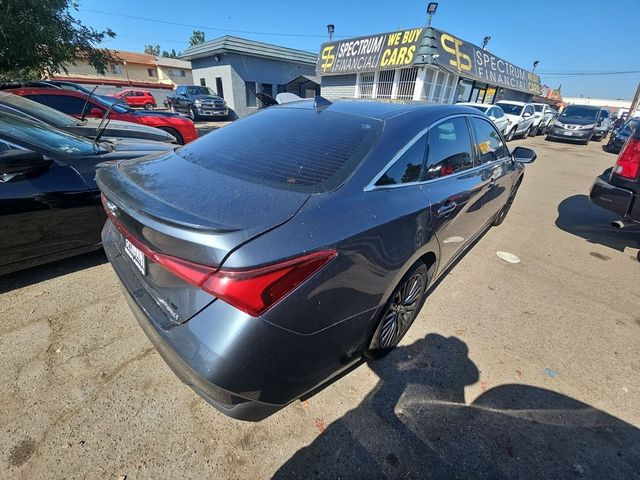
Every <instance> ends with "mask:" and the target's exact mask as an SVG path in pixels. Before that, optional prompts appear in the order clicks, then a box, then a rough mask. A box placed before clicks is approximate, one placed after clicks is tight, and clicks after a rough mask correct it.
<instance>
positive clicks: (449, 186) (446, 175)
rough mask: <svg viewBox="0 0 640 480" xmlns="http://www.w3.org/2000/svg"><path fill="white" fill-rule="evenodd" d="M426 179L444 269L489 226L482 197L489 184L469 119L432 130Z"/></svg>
mask: <svg viewBox="0 0 640 480" xmlns="http://www.w3.org/2000/svg"><path fill="white" fill-rule="evenodd" d="M423 180H424V182H423V183H422V184H421V188H422V190H423V191H424V193H425V194H426V196H427V198H428V199H429V201H430V203H431V207H430V210H431V222H432V226H433V229H434V232H435V234H436V237H437V238H438V242H439V244H440V269H442V268H444V267H445V266H446V265H447V264H448V263H449V262H450V261H451V260H452V259H453V258H454V257H455V255H456V254H457V253H458V252H459V251H460V249H461V248H462V247H463V246H464V245H465V244H467V243H468V242H469V241H470V240H472V239H473V238H474V236H475V235H476V234H477V233H478V232H479V231H480V229H481V228H482V227H483V226H484V224H485V223H486V215H485V214H484V211H483V210H482V195H483V189H484V187H485V185H486V183H487V181H486V179H485V178H484V177H483V174H482V171H481V170H480V169H479V168H476V164H475V161H474V152H473V147H472V143H471V133H470V131H469V125H468V122H467V118H466V116H457V117H450V118H447V119H444V120H441V121H440V122H438V123H436V124H435V125H434V126H433V127H431V128H430V130H429V132H428V139H427V157H426V168H425V173H424V176H423Z"/></svg>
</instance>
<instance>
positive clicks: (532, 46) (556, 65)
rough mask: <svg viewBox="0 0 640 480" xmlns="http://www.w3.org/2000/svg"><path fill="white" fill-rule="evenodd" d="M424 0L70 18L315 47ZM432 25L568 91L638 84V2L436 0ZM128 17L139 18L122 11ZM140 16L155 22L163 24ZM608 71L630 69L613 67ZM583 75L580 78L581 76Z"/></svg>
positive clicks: (189, 4) (152, 5)
mask: <svg viewBox="0 0 640 480" xmlns="http://www.w3.org/2000/svg"><path fill="white" fill-rule="evenodd" d="M427 3H428V2H426V1H416V0H402V1H398V0H395V1H390V2H382V1H379V0H378V1H371V0H368V1H362V0H360V1H347V0H341V1H335V0H324V1H322V2H300V1H299V0H296V1H291V0H278V1H274V2H264V1H261V2H257V1H253V0H240V1H238V0H235V1H219V0H218V1H215V2H213V1H206V2H205V1H195V0H182V1H176V0H136V1H131V0H110V1H109V2H106V1H105V0H80V2H79V4H80V6H79V11H78V12H76V13H75V16H76V17H77V18H78V19H80V20H81V21H82V23H84V24H85V25H87V26H91V27H93V28H96V29H98V30H102V29H105V28H107V27H109V28H111V29H112V30H113V31H115V32H116V34H117V37H116V38H115V39H113V40H110V41H108V42H106V43H105V44H104V46H106V47H108V48H112V49H117V50H127V51H134V52H142V51H143V50H144V46H145V45H146V44H153V45H156V44H159V45H160V47H161V48H162V49H163V50H171V49H172V48H174V49H176V51H181V50H184V49H186V48H187V47H188V45H189V43H188V41H189V37H190V36H191V32H192V31H193V30H195V29H199V30H203V31H204V32H205V37H206V39H207V40H211V39H214V38H216V37H219V36H222V35H227V34H228V35H236V36H239V37H243V38H249V39H252V40H258V41H262V42H266V43H274V44H277V45H282V46H286V47H291V48H298V49H301V50H307V51H311V52H315V53H317V52H318V51H319V50H320V44H321V43H322V42H325V41H327V40H328V37H327V28H326V25H327V24H329V23H332V24H334V25H335V34H334V35H335V36H336V37H337V38H348V37H355V36H362V35H370V34H375V33H382V32H389V31H394V30H400V29H405V28H411V27H418V26H424V25H425V24H426V13H425V12H426V5H427ZM438 3H439V6H438V10H437V12H436V14H435V16H434V17H433V22H432V26H433V27H435V28H438V29H441V30H445V31H447V32H450V33H451V34H453V35H455V36H457V37H460V38H461V39H462V40H466V41H468V42H471V43H475V44H476V45H479V44H481V43H482V39H483V38H484V37H485V36H486V35H489V36H490V37H491V41H490V42H489V44H488V46H487V49H488V50H490V51H491V53H493V54H494V55H497V56H499V57H502V58H504V59H505V60H508V61H509V62H511V63H514V64H515V65H518V66H520V67H522V68H525V69H527V70H531V68H532V64H533V62H534V60H538V61H539V64H538V67H537V69H536V73H538V74H539V75H540V77H541V80H542V82H543V83H544V84H547V85H549V86H550V87H553V88H557V87H558V86H560V85H562V94H563V95H564V96H569V97H579V96H584V97H591V98H609V99H624V100H631V99H632V98H633V96H634V94H635V91H636V88H637V87H638V84H639V82H640V55H638V53H637V38H638V37H637V29H638V20H639V19H640V0H614V1H611V0H610V1H601V0H598V1H596V0H554V1H549V0H538V1H537V2H532V1H523V0H483V1H474V0H441V1H439V2H438ZM112 14H118V15H128V16H133V17H139V18H126V17H123V16H116V15H112ZM140 18H146V19H154V20H162V21H164V22H174V23H180V24H183V25H170V24H166V23H158V22H152V21H146V20H141V19H140ZM611 72H633V73H624V74H611ZM585 74H586V75H585Z"/></svg>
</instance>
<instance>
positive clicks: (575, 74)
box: [538, 70, 640, 78]
mask: <svg viewBox="0 0 640 480" xmlns="http://www.w3.org/2000/svg"><path fill="white" fill-rule="evenodd" d="M538 73H539V74H540V75H544V76H546V77H563V78H571V77H594V76H600V75H629V74H638V73H640V70H621V71H610V72H538Z"/></svg>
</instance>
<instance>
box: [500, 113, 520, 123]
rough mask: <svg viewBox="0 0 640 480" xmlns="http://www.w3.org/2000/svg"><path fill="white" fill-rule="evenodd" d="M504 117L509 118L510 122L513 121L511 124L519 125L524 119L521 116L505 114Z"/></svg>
mask: <svg viewBox="0 0 640 480" xmlns="http://www.w3.org/2000/svg"><path fill="white" fill-rule="evenodd" d="M504 116H505V117H507V118H508V119H509V120H511V123H518V122H519V121H520V120H522V117H521V116H520V115H512V114H511V113H505V114H504Z"/></svg>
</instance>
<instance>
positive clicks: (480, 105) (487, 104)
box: [456, 102, 495, 108]
mask: <svg viewBox="0 0 640 480" xmlns="http://www.w3.org/2000/svg"><path fill="white" fill-rule="evenodd" d="M456 105H464V106H467V107H486V108H491V107H495V105H491V104H490V103H477V102H475V103H474V102H458V103H456Z"/></svg>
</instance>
